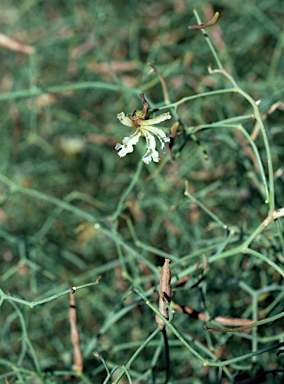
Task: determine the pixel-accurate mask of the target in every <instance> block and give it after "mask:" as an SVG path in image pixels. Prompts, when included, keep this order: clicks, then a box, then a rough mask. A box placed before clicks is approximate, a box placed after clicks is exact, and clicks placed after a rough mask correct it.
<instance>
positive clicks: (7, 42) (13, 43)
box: [0, 33, 35, 55]
mask: <svg viewBox="0 0 284 384" xmlns="http://www.w3.org/2000/svg"><path fill="white" fill-rule="evenodd" d="M0 46H1V47H4V48H7V49H10V51H16V52H20V53H25V54H27V55H32V54H33V53H35V49H34V47H32V46H31V45H27V44H23V43H21V42H19V41H17V40H15V39H12V38H11V37H9V36H7V35H4V34H3V33H0Z"/></svg>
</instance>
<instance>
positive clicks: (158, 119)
mask: <svg viewBox="0 0 284 384" xmlns="http://www.w3.org/2000/svg"><path fill="white" fill-rule="evenodd" d="M171 118H172V116H171V115H170V112H167V113H163V114H162V115H160V116H156V117H154V118H153V119H149V120H141V122H139V124H140V125H152V124H158V123H161V122H162V121H165V120H169V119H171ZM129 120H130V119H129Z"/></svg>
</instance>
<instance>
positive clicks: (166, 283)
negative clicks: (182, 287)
mask: <svg viewBox="0 0 284 384" xmlns="http://www.w3.org/2000/svg"><path fill="white" fill-rule="evenodd" d="M170 261H171V260H169V259H165V263H164V265H163V268H162V270H161V275H160V288H159V295H160V298H159V311H160V312H161V314H162V315H163V316H164V317H165V318H166V319H168V318H169V314H168V306H169V304H170V302H171V270H170V266H169V264H170ZM156 322H157V324H158V327H159V328H160V329H163V328H164V327H165V322H164V321H163V320H162V319H161V318H160V317H159V316H158V315H156Z"/></svg>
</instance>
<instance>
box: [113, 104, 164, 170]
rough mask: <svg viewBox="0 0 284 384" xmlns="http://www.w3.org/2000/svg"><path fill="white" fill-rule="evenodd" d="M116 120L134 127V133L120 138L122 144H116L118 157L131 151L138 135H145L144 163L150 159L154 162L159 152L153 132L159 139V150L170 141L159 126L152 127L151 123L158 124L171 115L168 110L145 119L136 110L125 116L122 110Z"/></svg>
mask: <svg viewBox="0 0 284 384" xmlns="http://www.w3.org/2000/svg"><path fill="white" fill-rule="evenodd" d="M117 118H118V120H119V121H120V122H121V123H122V124H123V125H126V126H127V127H132V128H136V131H135V133H133V135H131V136H129V137H125V138H124V139H123V140H122V144H116V146H115V149H116V150H117V151H118V152H117V154H118V156H120V157H124V156H126V155H127V154H128V153H131V152H133V149H134V148H133V146H134V145H135V144H137V143H138V140H139V137H140V136H141V135H142V136H145V139H146V148H147V152H146V154H145V155H144V156H143V158H142V160H143V161H144V163H146V164H149V163H150V161H151V160H153V161H155V162H156V163H157V162H158V161H159V160H160V159H159V152H158V151H157V150H156V140H155V137H154V136H153V134H154V135H155V136H156V137H157V138H158V139H159V141H160V143H161V148H160V150H161V151H163V149H164V147H165V143H168V142H169V141H170V138H169V137H167V136H166V134H165V132H164V131H162V130H161V129H160V128H156V127H153V126H152V124H158V123H161V122H162V121H165V120H169V119H170V118H171V115H170V113H169V112H167V113H163V114H162V115H160V116H157V117H154V118H153V119H149V120H145V117H144V115H143V114H142V113H141V112H139V111H137V112H136V113H135V114H133V115H132V116H130V117H128V116H125V114H124V112H121V113H119V114H118V115H117Z"/></svg>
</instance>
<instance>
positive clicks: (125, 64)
mask: <svg viewBox="0 0 284 384" xmlns="http://www.w3.org/2000/svg"><path fill="white" fill-rule="evenodd" d="M195 5H196V9H197V11H198V13H199V15H200V17H201V19H202V20H206V19H209V18H210V17H212V12H213V11H219V12H220V14H221V17H220V20H219V21H218V23H217V25H216V26H214V27H212V28H208V29H206V32H207V33H208V35H209V36H210V39H211V41H212V43H213V45H214V46H215V48H216V50H217V52H218V56H219V59H220V60H221V62H222V63H223V65H224V69H225V70H226V71H227V72H228V73H230V74H231V76H232V77H233V78H234V80H235V81H236V82H237V84H238V86H239V87H240V89H242V90H243V91H244V92H246V93H247V94H248V95H250V96H251V97H252V98H253V99H254V100H256V101H257V100H261V103H260V105H259V109H260V113H261V114H262V115H263V116H264V119H265V121H264V124H265V128H266V132H267V136H268V141H269V153H268V152H267V147H266V146H265V142H264V140H263V136H262V134H261V132H260V133H259V134H258V135H257V137H255V138H254V139H253V140H254V143H255V146H256V148H257V151H258V153H259V155H260V158H261V161H262V164H263V167H264V173H263V174H261V172H259V169H258V164H257V160H256V157H255V155H254V154H253V151H252V147H251V145H250V144H249V142H248V141H247V139H246V138H245V137H244V134H243V130H245V131H246V132H248V134H253V132H254V129H255V124H256V121H255V115H254V111H253V109H252V105H250V104H249V103H248V101H247V100H245V98H244V97H243V96H242V95H241V94H240V93H238V92H235V93H234V92H227V93H223V94H221V93H218V90H222V89H224V90H225V89H229V88H230V87H232V84H230V82H229V81H228V80H227V79H226V78H225V77H224V76H222V75H221V74H210V73H209V72H208V66H211V67H212V68H213V69H215V68H217V66H216V61H215V59H214V56H213V55H212V51H210V49H209V47H208V44H207V42H206V39H205V38H204V36H203V35H202V33H201V31H199V30H188V28H187V27H188V25H192V24H197V21H196V19H195V17H194V14H193V8H194V6H195ZM283 11H284V10H283V4H282V1H281V0H275V1H274V0H271V1H269V2H267V1H264V0H261V1H257V2H256V1H251V0H243V1H239V2H228V1H216V2H212V3H210V4H209V3H206V2H204V1H200V2H193V1H191V0H188V1H186V0H175V1H168V0H166V1H155V2H154V1H143V2H140V1H136V0H133V1H128V2H122V1H115V2H114V1H113V2H111V1H99V0H98V1H75V0H71V1H65V2H63V1H55V0H53V1H52V0H50V1H39V0H33V1H30V0H24V1H23V0H22V1H8V0H7V1H5V0H1V15H0V22H1V32H2V33H3V34H5V35H7V36H10V37H12V38H14V39H17V40H18V41H21V42H23V43H25V44H29V45H31V46H33V47H34V48H35V54H32V55H27V54H23V53H19V52H15V51H12V50H10V49H6V48H4V47H0V57H1V82H0V90H1V94H0V108H1V120H0V135H1V140H0V159H1V161H0V202H1V208H0V236H1V240H0V252H1V260H0V263H1V264H0V265H1V276H0V282H1V289H2V291H1V303H2V306H1V311H0V321H1V325H2V326H1V336H0V345H1V348H0V350H1V352H0V377H1V380H2V381H3V382H7V383H31V382H32V383H39V382H43V383H63V382H77V383H107V382H115V380H118V378H119V375H121V373H122V372H123V371H122V370H121V368H119V367H117V366H119V365H122V366H124V365H126V364H127V362H128V361H129V359H130V358H131V356H133V354H135V352H137V351H138V349H139V347H141V346H142V348H141V353H140V354H138V353H137V356H136V355H135V358H134V359H133V364H132V365H131V369H130V371H129V374H128V376H127V375H126V374H125V375H124V376H123V377H122V378H121V380H120V381H119V382H120V383H128V382H133V383H164V382H165V380H166V379H165V376H166V368H165V366H166V358H165V351H164V350H165V346H164V340H163V338H162V337H160V335H158V334H157V335H156V334H155V335H154V336H155V337H154V336H153V340H152V341H151V342H149V343H147V342H146V341H147V338H148V337H149V336H150V335H151V334H152V333H153V332H155V329H156V328H157V324H156V323H155V314H154V312H153V310H152V309H151V307H149V306H147V305H146V303H145V301H144V300H143V298H142V296H143V295H144V296H143V297H144V298H145V300H146V298H147V300H150V301H151V302H152V303H153V304H156V303H157V301H158V296H157V291H158V281H159V273H160V267H161V266H162V265H163V261H164V258H169V259H171V269H172V276H173V288H175V296H174V297H173V300H174V301H175V302H177V303H179V304H180V305H187V306H190V307H192V308H194V309H195V310H196V311H200V312H205V313H206V314H207V315H208V317H209V318H214V317H215V316H226V317H230V318H248V319H255V320H256V319H262V320H265V319H269V318H271V319H272V318H273V317H274V316H278V315H279V314H281V313H282V312H283V310H284V309H283V294H284V293H283V276H284V269H283V261H284V255H283V244H284V242H283V223H282V224H281V220H282V221H283V219H281V218H280V219H279V220H277V221H273V220H272V221H271V222H270V223H269V225H268V226H267V228H263V227H262V226H261V223H262V222H263V220H265V219H266V217H267V215H268V214H269V213H270V214H272V212H273V201H272V200H274V199H275V207H276V209H278V208H281V207H283V200H284V199H283V197H284V196H283V181H284V180H283V179H284V169H283V162H284V151H283V143H284V139H283V137H284V136H283V103H282V104H281V103H280V104H279V105H278V106H279V108H276V109H275V110H274V111H273V112H271V113H269V115H268V116H265V114H267V112H268V111H269V109H270V107H271V106H272V105H275V103H277V102H279V101H281V100H282V102H283V89H284V80H283V79H284V77H283V66H284V56H283V47H284V33H283V28H282V24H283ZM148 62H155V67H156V68H157V69H158V71H159V72H160V73H161V74H162V75H163V77H164V79H165V82H166V85H167V88H168V92H169V98H170V101H171V102H172V103H174V102H178V101H179V100H181V99H182V98H188V97H191V96H192V97H193V98H192V99H191V100H188V101H185V102H183V103H181V104H180V106H179V107H178V108H177V110H176V112H177V115H175V114H174V110H175V105H170V106H169V108H168V109H167V108H166V106H165V104H164V96H163V92H162V87H161V83H160V81H159V78H158V76H157V74H156V73H155V72H154V73H150V74H149V71H150V67H149V66H148V65H147V63H148ZM140 92H144V93H145V96H146V98H147V100H148V101H149V102H150V104H151V110H152V111H155V110H156V111H157V114H159V113H162V112H165V111H167V110H169V111H170V112H171V113H172V115H173V118H172V120H171V122H170V123H165V125H164V128H165V132H167V133H168V132H169V129H170V126H171V124H173V123H174V122H175V120H176V117H178V118H179V119H181V121H182V122H183V124H184V125H183V127H181V128H180V130H179V133H178V135H177V137H176V139H175V142H174V147H173V159H171V156H170V152H169V151H168V150H167V154H166V155H165V156H164V155H161V158H162V160H161V162H160V163H159V164H153V163H152V164H150V165H145V164H143V163H142V162H141V158H142V156H143V154H144V153H145V145H144V143H143V141H142V140H140V141H141V142H140V143H139V144H138V145H137V148H136V149H135V151H134V152H133V154H130V155H128V156H126V157H125V158H123V159H120V158H119V157H118V156H117V153H116V151H115V149H114V146H115V144H116V143H117V142H121V140H122V138H123V137H125V136H129V135H130V134H131V133H132V132H131V131H130V128H129V129H128V128H127V127H125V126H122V125H121V124H120V123H119V122H118V120H117V117H116V116H117V114H118V113H120V112H121V111H124V112H125V113H132V112H133V110H135V109H141V100H140V98H139V93H140ZM210 92H211V93H212V95H209V94H208V96H206V95H204V96H203V97H201V95H202V94H204V93H206V94H207V93H210ZM196 95H200V97H196V98H194V96H196ZM159 108H163V110H162V111H161V112H158V110H159ZM281 109H282V110H281ZM224 121H225V122H224ZM230 122H231V124H235V127H229V125H228V126H227V127H225V124H230ZM210 124H211V126H210ZM237 124H242V125H241V128H236V125H237ZM71 139H72V140H73V141H71ZM74 143H75V144H76V145H77V146H78V147H76V148H77V149H76V148H75V149H72V148H73V147H72V148H70V145H71V144H74ZM269 156H271V160H272V164H273V173H271V172H270V171H269V168H268V166H267V159H268V160H270V158H269ZM262 176H263V177H265V178H267V179H269V180H270V181H271V180H272V183H270V184H269V185H268V189H269V193H270V197H272V200H270V201H269V204H266V203H265V200H266V198H267V196H266V192H265V183H264V182H263V177H262ZM185 191H186V195H185V193H184V192H185ZM248 239H250V241H249V242H247V241H248ZM248 248H249V249H250V250H251V251H252V252H251V253H249V252H247V249H248ZM253 252H255V253H254V254H253ZM99 275H101V276H102V279H101V280H100V282H99V284H98V285H95V284H94V285H93V286H92V285H91V286H88V284H90V283H95V282H96V279H97V278H98V276H99ZM184 276H187V277H189V279H188V281H187V282H185V284H184V285H182V286H175V282H176V281H178V280H179V279H180V278H182V277H184ZM82 285H83V287H82V288H81V289H77V291H76V295H75V297H76V300H77V311H78V317H79V318H78V327H79V331H80V337H81V349H82V353H83V356H84V371H83V374H80V373H78V372H75V371H73V370H72V364H73V362H72V355H73V351H72V344H71V341H70V335H69V333H70V332H69V323H68V307H69V298H68V295H67V292H68V290H69V288H70V287H72V286H76V287H79V286H82ZM85 285H86V286H85ZM141 295H142V296H141ZM31 302H34V303H35V304H36V305H35V306H34V308H32V309H31V306H33V305H31ZM37 304H38V305H37ZM172 324H173V325H174V327H175V329H177V331H178V333H179V335H180V336H181V337H182V338H183V339H184V340H186V342H187V343H188V344H189V345H190V348H193V350H194V351H197V352H198V353H199V354H200V355H201V356H202V358H203V359H204V360H200V359H199V358H198V357H196V356H194V355H193V354H192V351H190V350H189V349H188V348H187V347H186V346H185V345H184V344H183V343H182V342H181V339H179V338H177V337H176V335H175V334H174V332H173V329H172V328H171V327H168V341H169V352H170V368H169V369H170V374H171V378H170V379H169V381H168V382H172V383H188V382H191V383H217V382H220V383H221V382H222V383H228V382H242V380H243V379H245V378H251V379H252V378H253V377H256V376H257V375H260V376H258V377H260V378H261V379H264V380H266V381H263V382H267V383H270V382H271V383H276V382H279V383H280V382H281V380H282V379H283V355H281V353H280V354H278V355H277V351H279V348H281V344H278V343H282V342H283V336H284V329H283V318H281V317H280V318H279V319H278V320H276V319H274V321H270V322H268V323H265V324H264V325H261V326H259V327H257V328H256V327H255V328H254V329H253V330H252V331H251V332H249V333H245V332H239V333H214V332H208V331H207V330H205V329H204V323H203V322H201V321H199V320H197V319H192V318H189V317H188V316H186V315H184V314H182V313H179V312H177V313H176V314H175V315H174V319H173V321H172ZM206 324H207V325H210V326H215V327H216V326H217V327H218V325H216V323H214V322H208V323H206ZM219 327H220V325H219ZM143 343H145V344H143ZM95 351H97V352H98V353H99V354H100V355H101V356H102V357H103V358H104V359H105V362H106V365H107V367H108V368H109V370H110V371H111V369H112V368H115V367H117V369H116V370H115V371H114V373H113V374H112V375H110V374H107V372H106V369H105V366H104V364H103V363H102V361H101V360H99V359H97V358H96V357H94V355H93V352H95ZM280 351H281V349H280ZM257 352H259V353H257ZM246 355H247V356H246ZM236 357H240V359H239V360H237V361H233V360H232V359H234V358H236ZM205 360H208V361H209V364H208V365H209V366H206V362H205ZM227 360H228V363H222V362H224V361H227ZM231 360H232V361H231ZM210 362H211V363H212V364H211V365H212V366H210ZM5 380H6V381H5ZM189 380H190V381H189ZM259 382H260V381H259Z"/></svg>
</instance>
